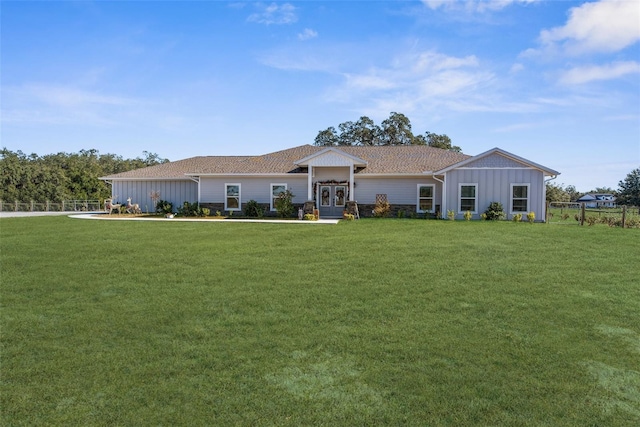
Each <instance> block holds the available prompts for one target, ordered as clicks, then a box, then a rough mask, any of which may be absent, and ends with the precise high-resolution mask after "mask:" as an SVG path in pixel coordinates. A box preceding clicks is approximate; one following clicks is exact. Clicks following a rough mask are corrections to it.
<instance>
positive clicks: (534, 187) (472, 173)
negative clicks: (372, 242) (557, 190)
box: [443, 168, 545, 220]
mask: <svg viewBox="0 0 640 427" xmlns="http://www.w3.org/2000/svg"><path fill="white" fill-rule="evenodd" d="M461 184H476V185H477V187H476V213H475V214H474V216H473V217H474V218H475V219H478V218H480V214H482V213H483V212H484V211H485V210H486V209H487V207H489V204H490V203H491V202H500V203H502V206H503V208H504V210H505V213H507V219H511V218H512V216H513V215H512V214H511V208H512V206H511V205H512V192H511V186H512V185H513V184H516V185H518V184H520V185H526V184H528V185H529V187H528V189H529V190H528V209H527V211H528V212H531V211H533V212H535V214H536V218H537V219H539V220H542V219H544V213H545V202H544V199H545V194H544V191H545V184H544V176H543V173H542V171H539V170H537V169H525V168H517V169H475V168H473V169H466V168H465V169H454V170H451V171H449V172H447V174H446V186H447V197H446V209H447V210H453V211H455V213H456V217H457V218H462V211H461V208H460V190H459V189H460V185H461ZM443 214H446V212H443Z"/></svg>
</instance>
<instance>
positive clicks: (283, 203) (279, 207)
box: [276, 190, 296, 218]
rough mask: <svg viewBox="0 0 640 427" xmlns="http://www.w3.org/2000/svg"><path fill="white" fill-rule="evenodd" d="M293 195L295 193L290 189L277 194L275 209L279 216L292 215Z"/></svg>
mask: <svg viewBox="0 0 640 427" xmlns="http://www.w3.org/2000/svg"><path fill="white" fill-rule="evenodd" d="M294 197H295V195H294V194H293V193H292V192H291V190H285V191H283V192H282V193H280V194H278V198H277V199H276V211H277V212H278V216H279V217H280V218H289V217H291V216H292V215H293V213H294V212H295V210H296V208H295V206H293V202H292V199H293V198H294Z"/></svg>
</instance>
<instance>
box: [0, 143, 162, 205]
mask: <svg viewBox="0 0 640 427" xmlns="http://www.w3.org/2000/svg"><path fill="white" fill-rule="evenodd" d="M143 155H144V157H142V158H140V157H137V158H135V159H124V158H122V156H118V155H116V154H100V153H99V152H98V150H94V149H90V150H80V152H79V153H57V154H47V155H44V156H38V155H37V154H30V155H26V154H24V153H23V152H22V151H20V150H18V151H16V152H14V151H10V150H8V149H6V148H3V149H2V150H0V200H3V201H5V202H8V201H11V202H13V201H18V202H30V201H36V202H45V201H51V202H60V201H63V200H103V199H106V198H109V197H110V196H111V187H110V186H109V185H107V184H106V183H105V182H104V181H102V180H100V179H99V178H100V177H101V176H106V175H112V174H116V173H120V172H126V171H129V170H133V169H139V168H143V167H146V166H153V165H157V164H160V163H166V162H168V161H169V160H167V159H163V158H161V157H159V156H158V155H157V154H155V153H150V152H148V151H144V152H143Z"/></svg>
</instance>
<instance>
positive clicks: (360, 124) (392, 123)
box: [315, 112, 462, 153]
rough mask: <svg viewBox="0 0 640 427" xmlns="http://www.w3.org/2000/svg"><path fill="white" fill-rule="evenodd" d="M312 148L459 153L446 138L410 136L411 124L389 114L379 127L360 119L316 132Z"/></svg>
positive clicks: (436, 135) (428, 134)
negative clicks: (392, 148)
mask: <svg viewBox="0 0 640 427" xmlns="http://www.w3.org/2000/svg"><path fill="white" fill-rule="evenodd" d="M315 145H318V146H323V147H331V146H360V145H361V146H372V145H428V146H430V147H436V148H442V149H445V150H450V151H455V152H458V153H459V152H461V151H462V150H461V149H460V147H458V146H456V145H452V143H451V138H449V137H448V136H447V135H444V134H443V135H438V134H436V133H432V132H428V131H427V132H425V133H424V135H414V134H413V132H412V130H411V121H410V120H409V118H408V117H407V116H405V115H404V114H402V113H395V112H392V113H391V114H390V115H389V118H388V119H385V120H383V121H382V123H381V124H380V125H377V124H375V123H374V121H373V120H371V119H370V118H369V117H366V116H362V117H360V118H359V119H358V120H357V121H355V122H351V121H348V122H344V123H340V124H339V125H338V130H336V128H335V127H333V126H330V127H328V128H327V129H325V130H321V131H320V132H318V135H317V136H316V139H315Z"/></svg>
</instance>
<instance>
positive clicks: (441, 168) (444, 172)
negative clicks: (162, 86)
mask: <svg viewBox="0 0 640 427" xmlns="http://www.w3.org/2000/svg"><path fill="white" fill-rule="evenodd" d="M558 174H559V172H557V171H555V170H553V169H550V168H548V167H545V166H542V165H539V164H537V163H534V162H532V161H530V160H527V159H524V158H522V157H518V156H516V155H514V154H511V153H508V152H506V151H504V150H502V149H500V148H493V149H491V150H489V151H486V152H484V153H482V154H478V155H476V156H469V155H466V154H462V153H457V152H453V151H448V150H443V149H439V148H433V147H429V146H418V145H415V146H371V147H364V146H357V147H350V146H345V147H342V146H341V147H319V146H313V145H301V146H299V147H294V148H290V149H286V150H282V151H276V152H273V153H268V154H264V155H259V156H198V157H191V158H188V159H184V160H178V161H174V162H169V163H164V164H160V165H156V166H150V167H147V168H142V169H137V170H133V171H128V172H123V173H119V174H115V175H109V176H105V177H102V178H101V179H103V180H105V181H106V182H108V183H110V184H111V186H112V197H113V198H114V199H115V200H118V201H121V200H125V199H127V198H129V197H131V198H132V200H133V201H134V202H135V203H138V204H139V205H140V207H141V208H142V210H143V211H154V210H155V205H154V201H153V198H152V195H155V196H157V195H158V194H159V196H160V199H161V200H166V201H169V202H171V203H173V206H174V208H177V207H178V206H182V204H183V203H184V202H185V201H187V202H198V203H199V204H200V206H203V207H208V208H210V209H211V211H212V212H215V211H220V212H226V213H229V212H237V213H238V214H240V213H241V211H242V210H243V207H244V206H245V204H246V203H247V202H248V201H249V200H255V201H257V202H258V203H260V204H261V205H262V206H263V207H264V209H265V211H266V212H267V214H269V213H272V214H274V215H275V204H274V201H275V200H276V198H277V197H278V194H280V193H281V192H283V191H284V190H290V191H291V192H292V193H293V194H294V198H293V202H294V204H295V205H296V206H298V207H302V206H303V205H305V202H312V203H313V207H314V208H315V209H318V211H319V213H320V217H321V218H339V217H341V216H342V214H343V211H344V210H345V207H346V206H350V205H353V204H352V203H348V202H350V201H352V202H353V201H355V202H357V206H358V209H359V213H360V216H371V215H372V211H373V208H374V207H375V205H376V202H377V201H385V200H386V201H387V202H388V203H389V204H390V205H391V210H392V214H395V213H396V212H398V211H400V210H402V211H404V212H405V214H407V215H410V214H411V213H417V214H430V215H434V216H439V217H445V218H446V217H447V212H449V211H453V212H454V213H455V215H456V218H462V217H463V215H464V213H465V212H467V211H468V212H471V214H472V215H473V216H472V217H473V218H474V219H479V218H480V215H481V214H482V213H483V212H484V211H485V210H486V209H487V207H488V206H489V204H490V203H491V202H500V203H502V205H503V207H504V210H505V212H506V213H507V219H509V218H511V217H512V216H513V215H514V214H519V213H520V214H526V213H529V212H534V213H535V217H536V219H538V220H544V218H545V209H546V203H545V189H546V186H545V181H546V180H548V179H553V178H555V177H556V176H557V175H558ZM306 206H307V207H309V206H311V203H306Z"/></svg>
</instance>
